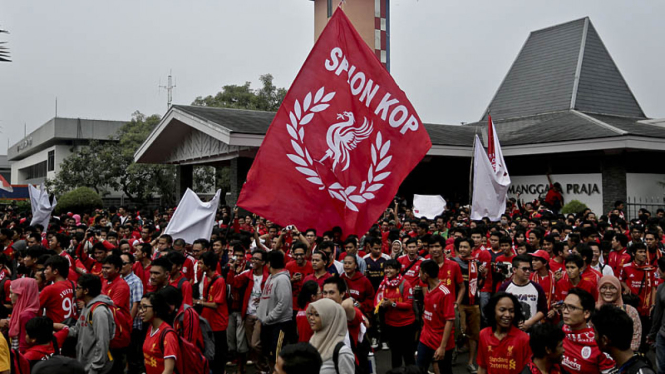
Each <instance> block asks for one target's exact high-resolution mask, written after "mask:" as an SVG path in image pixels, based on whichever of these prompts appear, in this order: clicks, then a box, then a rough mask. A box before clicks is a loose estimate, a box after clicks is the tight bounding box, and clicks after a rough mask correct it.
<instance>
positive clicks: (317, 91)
mask: <svg viewBox="0 0 665 374" xmlns="http://www.w3.org/2000/svg"><path fill="white" fill-rule="evenodd" d="M431 146H432V142H431V141H430V138H429V135H428V134H427V131H426V130H425V128H424V127H423V125H422V123H421V122H420V118H419V117H418V114H416V111H415V110H414V109H413V107H412V106H411V103H409V100H408V99H407V98H406V95H405V94H404V92H402V90H400V88H399V87H398V86H397V84H396V83H395V81H394V80H393V79H392V77H391V76H390V74H389V73H388V72H387V71H386V70H385V69H384V68H383V66H382V65H381V63H380V62H379V61H378V60H377V58H376V56H375V55H374V52H373V51H372V50H371V49H370V48H369V47H368V46H367V44H365V42H364V41H363V39H362V38H361V37H360V35H359V34H358V32H357V31H356V30H355V29H354V28H353V26H352V25H351V22H350V21H349V19H348V18H347V17H346V15H345V14H344V12H343V11H342V10H341V9H339V8H338V9H337V11H336V12H335V14H334V15H333V16H332V18H331V19H330V20H329V21H328V25H327V26H326V28H325V29H324V30H323V32H322V33H321V36H320V37H319V40H318V41H317V42H316V44H315V45H314V48H312V51H311V52H310V54H309V56H308V57H307V60H306V61H305V64H304V65H303V67H302V68H301V69H300V72H299V73H298V76H297V77H296V79H295V81H294V82H293V85H292V86H291V88H290V89H289V92H288V93H287V95H286V97H285V98H284V102H283V103H282V106H281V107H280V108H279V110H278V111H277V115H276V116H275V118H274V120H273V121H272V123H271V124H270V128H269V129H268V132H267V133H266V136H265V139H264V140H263V144H262V145H261V147H260V148H259V151H258V153H257V155H256V159H255V160H254V163H253V165H252V168H251V169H250V171H249V173H248V174H247V181H246V182H245V185H244V186H243V188H242V191H241V192H240V197H239V199H238V205H239V206H241V207H242V208H245V209H247V210H249V211H251V212H254V213H256V214H259V215H262V216H264V217H266V218H268V219H270V220H271V221H273V222H276V223H277V224H280V225H282V226H285V225H288V224H295V225H296V226H297V227H298V228H299V229H300V230H305V229H306V228H309V227H313V228H315V229H316V230H317V231H319V232H322V231H325V230H330V229H331V228H332V227H334V226H340V227H341V228H342V230H343V231H344V234H345V235H349V234H359V235H362V234H364V233H365V232H366V231H367V229H368V228H369V227H370V226H371V225H372V224H373V223H374V222H375V221H376V220H377V219H378V218H379V216H380V215H381V213H382V212H383V211H384V209H385V208H386V207H387V206H388V205H389V204H390V202H391V201H392V200H393V197H394V196H395V193H396V192H397V189H398V188H399V185H400V184H401V183H402V181H403V180H404V178H406V176H407V175H408V174H409V172H411V170H412V169H413V168H414V167H415V166H416V165H417V164H418V162H419V161H420V160H421V159H422V158H423V157H424V156H425V154H426V153H427V151H428V150H429V149H430V147H431Z"/></svg>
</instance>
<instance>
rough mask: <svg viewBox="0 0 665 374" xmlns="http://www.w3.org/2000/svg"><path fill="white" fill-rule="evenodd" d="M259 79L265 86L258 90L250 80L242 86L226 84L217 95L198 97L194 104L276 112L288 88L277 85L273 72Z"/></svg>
mask: <svg viewBox="0 0 665 374" xmlns="http://www.w3.org/2000/svg"><path fill="white" fill-rule="evenodd" d="M259 80H260V81H261V83H262V84H263V87H261V88H260V89H258V90H252V89H251V88H250V84H251V83H250V82H245V84H243V85H242V86H238V85H235V84H232V85H226V86H223V87H222V90H221V91H220V92H218V93H217V94H216V95H215V96H211V95H208V96H206V97H201V96H199V97H197V98H196V100H194V102H193V103H192V105H199V106H209V107H217V108H236V109H251V110H264V111H269V112H276V111H277V109H278V108H279V106H280V105H282V101H283V100H284V96H286V89H285V88H277V87H275V85H274V84H273V83H272V82H273V76H272V75H271V74H264V75H262V76H260V77H259Z"/></svg>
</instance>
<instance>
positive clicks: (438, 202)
mask: <svg viewBox="0 0 665 374" xmlns="http://www.w3.org/2000/svg"><path fill="white" fill-rule="evenodd" d="M445 209H446V200H444V199H443V197H441V195H413V214H414V215H415V216H416V217H419V218H420V217H425V218H427V219H434V218H435V217H436V216H439V215H441V214H442V213H443V211H444V210H445Z"/></svg>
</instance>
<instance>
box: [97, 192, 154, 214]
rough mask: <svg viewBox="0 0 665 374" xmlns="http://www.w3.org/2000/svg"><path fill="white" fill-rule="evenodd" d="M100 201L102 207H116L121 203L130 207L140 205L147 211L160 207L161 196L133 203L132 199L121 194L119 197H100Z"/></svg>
mask: <svg viewBox="0 0 665 374" xmlns="http://www.w3.org/2000/svg"><path fill="white" fill-rule="evenodd" d="M102 203H103V204H104V208H108V207H110V206H115V207H116V208H118V207H120V206H122V205H127V206H129V207H130V208H131V207H138V206H139V205H140V208H141V209H145V210H147V211H149V210H154V209H159V208H161V207H162V198H161V197H156V198H153V199H151V200H150V201H148V202H145V203H141V204H138V203H135V202H133V201H132V199H130V198H128V197H126V196H124V195H123V196H121V197H104V198H102Z"/></svg>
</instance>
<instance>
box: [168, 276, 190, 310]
mask: <svg viewBox="0 0 665 374" xmlns="http://www.w3.org/2000/svg"><path fill="white" fill-rule="evenodd" d="M181 279H184V281H183V282H182V286H181V287H180V292H182V305H181V306H180V309H182V307H183V306H184V305H185V304H187V305H190V306H191V305H192V284H191V283H189V281H188V280H187V277H185V276H184V275H183V274H182V273H179V274H178V277H176V278H175V279H173V280H171V282H170V283H169V285H171V286H173V287H175V288H178V283H180V280H181Z"/></svg>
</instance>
